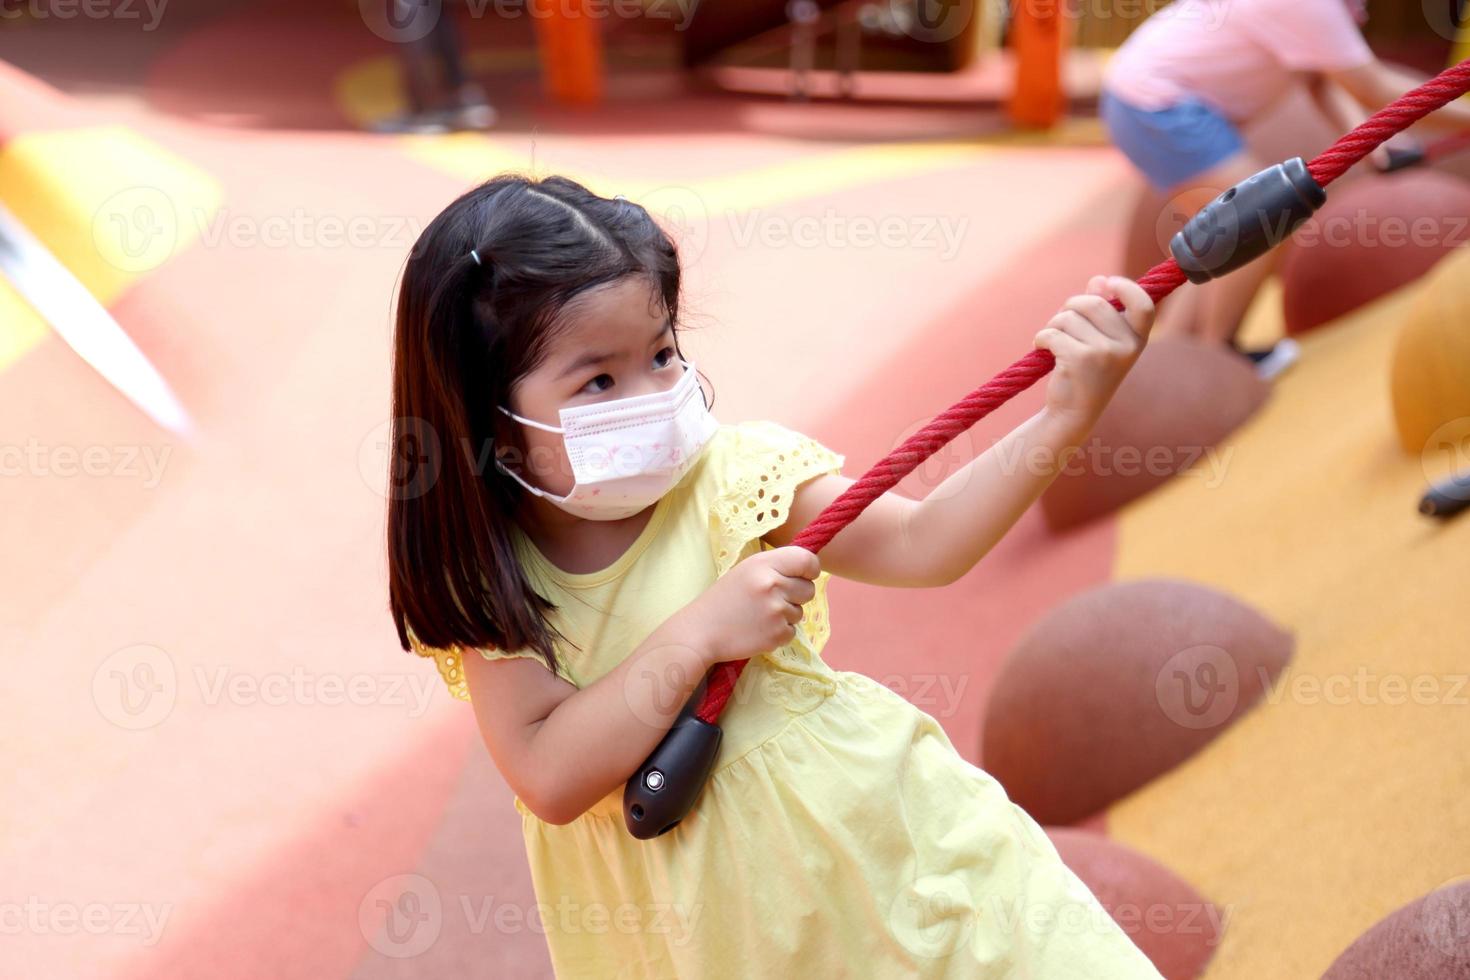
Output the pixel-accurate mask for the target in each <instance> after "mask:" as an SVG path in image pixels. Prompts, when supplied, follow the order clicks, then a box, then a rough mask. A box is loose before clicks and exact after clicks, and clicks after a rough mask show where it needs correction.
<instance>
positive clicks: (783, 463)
mask: <svg viewBox="0 0 1470 980" xmlns="http://www.w3.org/2000/svg"><path fill="white" fill-rule="evenodd" d="M760 442H761V440H760V439H758V438H756V439H750V440H749V444H747V445H742V446H739V447H737V449H736V461H735V462H734V463H733V464H732V465H731V467H730V470H731V477H730V482H729V484H728V485H727V486H726V487H725V488H724V489H722V490H721V491H720V492H719V494H718V495H717V496H716V497H715V500H714V503H713V505H712V507H711V512H710V531H711V539H712V540H713V542H714V549H715V555H714V557H715V568H716V571H717V572H718V574H720V575H724V574H725V573H726V572H727V571H729V570H730V569H731V568H732V567H734V565H735V564H736V563H737V562H739V561H740V560H741V559H742V558H745V557H746V556H747V555H751V554H755V553H756V552H757V551H760V550H765V546H764V544H762V543H761V542H760V540H759V539H760V537H761V535H763V534H765V533H766V532H767V531H769V530H770V529H771V528H775V527H780V526H781V525H782V524H783V523H785V521H786V518H787V516H788V508H789V507H790V502H791V498H792V496H793V495H794V494H795V491H796V488H797V487H798V486H800V485H801V484H802V483H804V482H806V481H807V480H809V479H811V478H812V477H814V476H820V475H821V474H823V473H837V472H840V471H841V469H842V464H843V462H844V457H843V456H842V454H840V453H835V452H833V451H832V450H830V449H828V448H827V447H825V446H823V445H822V444H821V443H819V442H817V441H816V440H815V439H810V438H805V437H803V438H801V439H800V440H799V441H797V442H796V443H795V444H794V445H782V444H776V443H772V444H769V445H761V444H760ZM829 577H830V575H829V574H828V573H827V572H822V573H820V574H819V575H818V576H817V577H816V579H815V580H814V581H813V583H812V584H813V586H814V587H815V589H816V592H815V594H814V595H813V596H812V598H811V599H810V600H809V601H808V602H807V603H806V604H805V605H803V606H802V619H801V622H800V623H798V624H797V628H796V638H795V639H794V640H793V641H792V642H801V643H803V644H804V645H805V646H806V648H807V650H808V651H809V652H810V653H812V654H816V653H817V652H818V651H820V650H821V649H822V647H823V645H825V644H826V642H827V637H828V636H829V635H830V633H831V624H830V623H829V622H828V618H827V579H828V578H829ZM769 656H770V657H771V659H772V660H775V661H777V662H780V661H783V660H784V661H789V662H792V663H793V664H794V663H798V662H800V661H801V659H802V658H800V657H799V656H797V655H795V654H794V653H793V652H792V651H791V650H789V649H788V648H787V647H781V648H779V649H777V650H774V651H772V652H771V653H770V654H769Z"/></svg>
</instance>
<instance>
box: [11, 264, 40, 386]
mask: <svg viewBox="0 0 1470 980" xmlns="http://www.w3.org/2000/svg"><path fill="white" fill-rule="evenodd" d="M47 333H48V330H47V327H46V324H45V322H44V321H43V320H42V319H41V318H40V316H38V315H37V314H36V311H35V310H33V309H31V307H30V305H29V304H28V303H26V301H25V300H24V299H23V298H22V297H21V295H20V293H18V292H16V291H15V289H14V287H12V286H11V285H10V282H9V281H8V280H7V279H6V278H5V277H4V276H0V371H4V370H5V369H6V368H8V367H9V366H10V365H12V364H14V363H15V362H16V361H18V360H20V359H21V358H22V357H23V356H25V353H26V352H27V351H29V350H30V349H31V348H32V347H35V346H36V345H37V344H39V343H40V342H41V341H43V340H45V339H46V334H47Z"/></svg>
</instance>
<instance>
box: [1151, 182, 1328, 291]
mask: <svg viewBox="0 0 1470 980" xmlns="http://www.w3.org/2000/svg"><path fill="white" fill-rule="evenodd" d="M1326 201H1327V191H1325V190H1323V188H1322V185H1321V184H1318V183H1317V181H1316V179H1315V178H1313V177H1312V174H1311V172H1310V171H1309V170H1307V164H1306V162H1305V161H1303V160H1302V158H1301V157H1293V158H1292V159H1290V160H1287V161H1286V162H1285V163H1278V164H1276V165H1275V166H1273V167H1267V168H1266V169H1265V170H1262V171H1261V172H1260V173H1258V174H1255V175H1254V176H1251V177H1247V178H1246V179H1245V180H1243V181H1241V182H1240V183H1238V184H1236V185H1235V186H1234V187H1232V188H1230V189H1229V190H1228V191H1226V192H1225V193H1224V194H1221V195H1220V196H1219V197H1217V198H1215V199H1214V200H1213V201H1211V202H1210V203H1209V204H1206V205H1205V206H1204V207H1203V208H1201V209H1200V211H1199V213H1198V214H1196V215H1195V216H1194V217H1193V218H1190V219H1189V223H1188V224H1186V225H1185V226H1184V227H1183V228H1182V229H1180V231H1179V234H1177V235H1175V236H1174V240H1173V241H1171V242H1170V243H1169V251H1170V252H1172V253H1173V254H1174V261H1175V262H1177V263H1179V268H1181V269H1183V270H1184V274H1185V275H1186V276H1188V277H1189V281H1190V282H1194V283H1201V282H1208V281H1210V280H1211V279H1217V278H1219V277H1220V276H1223V275H1225V274H1226V273H1229V272H1234V271H1235V270H1236V269H1239V268H1240V267H1241V266H1243V265H1247V264H1249V263H1251V262H1254V261H1255V260H1256V259H1258V258H1260V257H1261V256H1262V255H1265V254H1266V253H1267V252H1269V251H1271V249H1273V248H1275V247H1276V246H1277V245H1279V244H1281V243H1282V242H1284V241H1285V240H1286V239H1287V237H1289V236H1290V235H1291V233H1292V232H1293V231H1295V230H1296V229H1297V228H1298V227H1299V226H1300V225H1301V223H1302V222H1303V221H1306V220H1307V219H1308V218H1310V217H1311V216H1312V215H1313V214H1314V213H1315V212H1316V210H1317V209H1318V208H1320V207H1321V206H1322V205H1323V204H1324V203H1326Z"/></svg>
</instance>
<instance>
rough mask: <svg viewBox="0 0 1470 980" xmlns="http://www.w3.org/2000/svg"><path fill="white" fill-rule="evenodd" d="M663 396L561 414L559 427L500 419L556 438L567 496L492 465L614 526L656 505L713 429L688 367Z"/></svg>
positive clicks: (542, 493) (577, 408) (691, 368)
mask: <svg viewBox="0 0 1470 980" xmlns="http://www.w3.org/2000/svg"><path fill="white" fill-rule="evenodd" d="M680 363H682V364H683V365H684V368H685V370H684V374H683V376H682V377H680V378H679V381H678V382H677V383H676V384H675V385H674V386H673V387H672V388H670V389H669V390H668V391H659V392H654V393H653V394H650V395H634V396H632V397H629V398H615V399H612V400H611V401H605V402H597V403H595V404H592V405H578V406H575V407H573V408H563V409H561V410H560V413H559V414H560V417H561V426H560V427H559V428H558V427H557V426H554V425H544V424H542V423H540V422H536V421H533V420H531V419H527V418H522V417H521V416H519V415H517V414H515V413H514V412H512V411H511V410H510V409H508V408H506V407H505V406H504V405H501V406H498V407H499V409H500V410H501V411H502V412H504V413H505V414H506V415H509V416H510V417H511V418H513V419H515V420H516V421H517V422H521V423H524V424H525V425H531V426H535V427H536V428H538V429H544V430H545V431H547V432H559V433H561V437H562V441H563V443H565V445H566V450H567V460H568V461H569V462H570V463H571V465H572V476H573V478H574V482H573V484H572V489H571V490H570V491H569V492H568V493H567V494H566V496H560V497H559V496H557V495H556V494H554V493H548V492H546V491H545V490H542V489H540V488H539V487H533V486H531V485H530V484H529V483H527V482H526V481H525V480H523V479H521V477H520V476H519V475H517V474H516V473H514V472H512V471H511V470H509V469H507V468H506V467H505V465H504V464H502V463H501V461H500V460H499V458H497V459H496V460H495V465H496V466H497V467H499V469H500V471H501V472H502V473H505V474H506V475H507V476H509V477H511V479H513V480H515V481H516V482H517V483H519V484H520V485H521V486H523V487H525V488H526V489H527V490H529V491H530V492H531V493H534V494H536V496H538V497H542V498H544V499H546V500H549V501H550V502H551V503H553V504H555V505H556V506H558V507H560V508H561V509H562V510H564V511H566V512H567V513H568V514H572V515H574V516H576V517H581V518H584V519H586V520H589V521H619V520H622V519H623V518H625V517H632V516H633V515H634V514H636V513H638V512H639V511H641V510H643V509H644V508H646V507H648V506H650V505H652V504H654V503H657V502H658V500H659V498H661V497H662V496H663V495H664V494H666V493H668V492H669V491H670V490H672V489H673V488H674V487H675V486H676V485H678V483H679V481H680V480H681V479H683V478H684V474H685V473H687V472H689V469H690V467H692V466H693V465H694V464H695V462H696V461H697V460H698V459H699V456H700V454H701V453H702V452H703V451H704V447H705V446H706V445H707V444H708V443H709V440H710V438H711V437H712V436H713V435H714V434H715V431H716V430H717V429H718V428H719V423H718V422H717V421H715V418H714V416H713V415H711V414H710V411H709V408H708V406H706V405H705V403H704V392H703V390H702V389H701V388H700V386H699V381H698V378H697V376H696V375H695V372H694V363H693V362H692V361H685V360H683V359H682V358H681V359H680Z"/></svg>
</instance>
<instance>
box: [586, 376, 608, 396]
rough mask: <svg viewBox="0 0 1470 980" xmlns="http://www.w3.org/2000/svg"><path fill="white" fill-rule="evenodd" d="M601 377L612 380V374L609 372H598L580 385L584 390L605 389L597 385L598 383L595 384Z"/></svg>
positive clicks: (596, 390) (595, 390)
mask: <svg viewBox="0 0 1470 980" xmlns="http://www.w3.org/2000/svg"><path fill="white" fill-rule="evenodd" d="M603 378H606V379H607V380H608V381H609V382H611V381H612V375H610V374H599V375H598V376H597V377H595V378H593V379H592V380H591V381H589V382H587V383H586V384H585V385H583V386H582V387H583V389H584V390H588V391H593V392H598V391H606V390H607V388H605V387H598V385H597V382H599V381H601V380H602V379H603Z"/></svg>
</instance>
